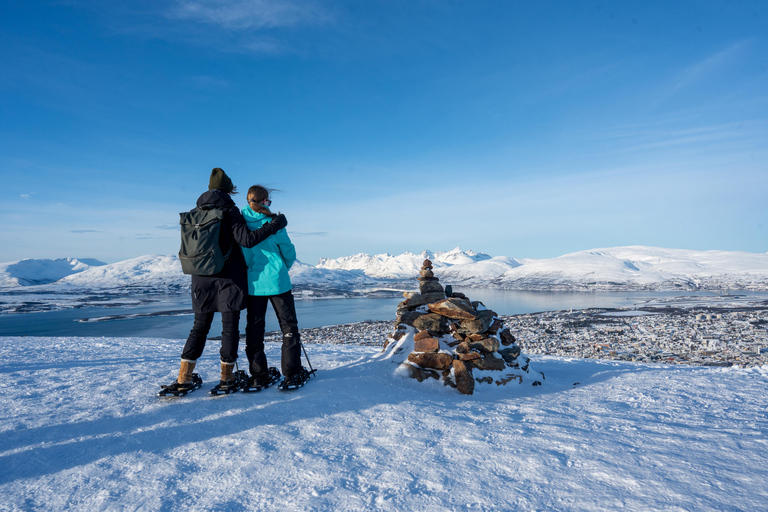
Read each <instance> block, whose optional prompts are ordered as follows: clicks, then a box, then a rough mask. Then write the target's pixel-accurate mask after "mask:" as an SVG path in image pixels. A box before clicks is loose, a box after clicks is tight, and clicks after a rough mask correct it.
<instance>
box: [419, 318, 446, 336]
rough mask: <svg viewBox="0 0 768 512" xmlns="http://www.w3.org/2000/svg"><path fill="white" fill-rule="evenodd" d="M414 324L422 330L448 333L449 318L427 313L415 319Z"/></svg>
mask: <svg viewBox="0 0 768 512" xmlns="http://www.w3.org/2000/svg"><path fill="white" fill-rule="evenodd" d="M413 326H414V327H415V328H417V329H419V330H421V331H427V330H428V331H432V332H435V333H440V334H444V333H448V319H447V318H445V317H444V316H441V315H437V314H435V313H426V314H423V315H421V316H419V318H417V319H416V320H414V321H413Z"/></svg>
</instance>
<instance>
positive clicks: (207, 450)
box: [0, 337, 768, 511]
mask: <svg viewBox="0 0 768 512" xmlns="http://www.w3.org/2000/svg"><path fill="white" fill-rule="evenodd" d="M182 344H183V342H182V341H180V340H166V339H151V338H33V337H24V338H10V337H7V338H0V372H2V374H3V377H4V385H3V387H2V391H0V405H1V407H0V436H1V437H0V439H2V448H1V449H0V510H34V509H44V510H67V509H75V510H126V509H127V510H266V511H272V510H276V511H277V510H280V511H284V510H318V511H319V510H392V511H402V510H489V511H490V510H521V511H529V510H548V511H559V510H562V511H581V510H588V511H603V510H604V511H615V510H626V511H640V510H673V511H737V510H739V511H741V510H755V511H756V510H768V489H767V488H766V485H765V483H766V482H768V446H766V444H768V437H767V436H766V433H767V432H768V418H767V417H766V416H767V413H766V411H767V410H768V396H767V395H766V393H765V389H766V386H767V385H768V369H766V368H753V369H749V370H747V369H735V368H728V369H723V368H702V367H690V366H666V365H665V366H654V365H643V364H637V363H625V362H615V361H597V360H580V359H567V358H557V357H549V356H532V359H533V363H534V364H535V365H536V368H537V369H539V370H542V371H544V372H545V373H546V376H547V379H546V381H545V382H544V385H543V386H539V387H531V386H501V387H488V388H487V390H485V392H483V393H480V394H476V395H473V396H471V397H466V396H462V395H459V394H457V393H456V392H455V391H454V390H452V389H450V388H446V387H443V386H442V385H441V384H439V383H438V382H436V381H435V382H434V384H430V383H429V382H422V383H418V382H416V381H414V380H410V379H399V378H396V377H393V375H392V368H391V367H392V366H393V365H391V364H389V363H382V362H381V361H378V360H377V357H378V353H379V351H378V349H372V348H370V347H359V346H349V345H346V346H338V345H309V346H308V347H307V349H308V352H309V356H310V358H311V360H312V363H313V365H314V366H315V367H318V368H320V370H319V371H318V375H317V377H316V378H314V379H312V380H311V381H310V382H309V383H308V384H307V385H306V386H305V387H304V388H302V389H300V390H298V391H295V392H281V391H278V390H277V389H275V388H270V389H268V390H266V391H262V392H259V393H254V394H242V393H238V394H234V395H228V396H221V397H211V396H208V395H207V394H206V393H207V390H208V389H209V388H210V387H211V386H212V385H213V384H214V383H215V381H216V380H217V379H218V354H217V348H218V347H217V346H216V342H210V343H209V346H208V348H207V351H206V354H205V355H204V356H203V357H202V358H201V359H200V361H199V364H198V370H199V373H200V374H201V376H202V377H203V380H204V381H205V384H204V386H203V389H201V390H199V391H196V392H195V393H193V394H191V395H189V396H187V397H183V398H164V399H161V398H158V397H156V396H154V395H155V393H156V392H157V391H158V389H159V386H158V385H159V384H161V383H169V382H171V381H172V380H173V379H174V378H175V375H176V370H177V364H178V359H179V356H178V354H179V352H180V351H181V347H182ZM279 350H280V347H279V345H277V344H268V345H267V354H268V357H269V360H270V363H271V364H276V363H277V362H278V358H279ZM576 383H578V384H576Z"/></svg>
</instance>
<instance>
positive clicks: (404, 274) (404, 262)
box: [317, 247, 491, 279]
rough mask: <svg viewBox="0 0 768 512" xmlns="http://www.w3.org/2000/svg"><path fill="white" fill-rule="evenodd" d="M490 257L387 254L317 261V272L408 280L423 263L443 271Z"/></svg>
mask: <svg viewBox="0 0 768 512" xmlns="http://www.w3.org/2000/svg"><path fill="white" fill-rule="evenodd" d="M490 258H491V257H490V256H488V255H487V254H484V253H479V254H478V253H475V252H474V251H471V250H470V251H462V250H461V249H459V248H458V247H457V248H456V249H453V250H452V251H447V252H432V251H422V252H420V253H418V254H414V253H412V252H405V253H403V254H401V255H399V256H392V255H390V254H376V255H374V256H371V255H370V254H363V253H360V254H355V255H353V256H345V257H343V258H338V259H334V260H332V259H327V258H321V259H320V262H319V263H318V264H317V267H318V268H327V269H343V270H362V271H363V272H364V273H365V275H367V276H370V277H376V278H379V279H410V278H415V277H417V276H418V275H419V269H421V264H422V262H423V261H424V260H425V259H429V260H431V261H432V265H433V266H434V268H435V269H443V268H446V267H450V266H453V265H471V264H473V263H476V262H479V261H484V260H488V259H490Z"/></svg>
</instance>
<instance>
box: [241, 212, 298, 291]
mask: <svg viewBox="0 0 768 512" xmlns="http://www.w3.org/2000/svg"><path fill="white" fill-rule="evenodd" d="M243 217H245V222H246V224H247V225H248V228H250V229H251V230H253V229H258V228H260V227H261V226H262V225H263V224H266V223H267V222H269V221H270V218H269V217H268V216H266V215H264V214H263V213H257V212H254V211H253V210H251V209H250V208H249V207H247V206H246V207H245V208H243ZM240 249H242V251H243V256H245V264H246V265H248V295H258V296H264V295H280V294H281V293H285V292H287V291H289V290H290V289H291V278H290V277H289V276H288V269H289V268H291V265H293V262H294V261H296V248H295V247H294V246H293V244H292V243H291V239H290V238H288V233H286V231H285V229H281V230H280V231H278V232H277V233H276V234H275V235H274V236H270V237H269V238H267V239H266V240H264V241H263V242H261V243H259V244H257V245H255V246H254V247H252V248H250V249H248V248H245V247H240Z"/></svg>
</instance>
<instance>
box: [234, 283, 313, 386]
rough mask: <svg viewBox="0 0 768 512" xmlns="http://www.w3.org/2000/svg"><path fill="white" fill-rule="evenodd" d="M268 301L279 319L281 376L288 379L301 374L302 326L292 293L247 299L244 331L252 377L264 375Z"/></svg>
mask: <svg viewBox="0 0 768 512" xmlns="http://www.w3.org/2000/svg"><path fill="white" fill-rule="evenodd" d="M267 301H269V302H271V303H272V308H273V309H274V310H275V314H276V315H277V321H278V323H279V324H280V330H281V331H282V332H283V348H282V353H281V361H280V362H281V365H280V366H281V372H282V374H283V375H285V376H290V375H293V374H296V373H298V372H299V371H300V370H301V345H300V341H299V325H298V320H296V305H295V303H294V300H293V293H291V291H290V290H288V291H287V292H285V293H281V294H280V295H270V296H254V295H249V296H248V312H247V314H246V320H247V322H248V323H247V325H246V327H245V355H246V356H248V364H249V365H250V371H251V375H253V376H254V377H256V376H259V375H265V374H266V372H267V370H268V367H267V356H266V355H265V354H264V331H265V324H266V322H265V319H264V317H265V316H266V314H267Z"/></svg>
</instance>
